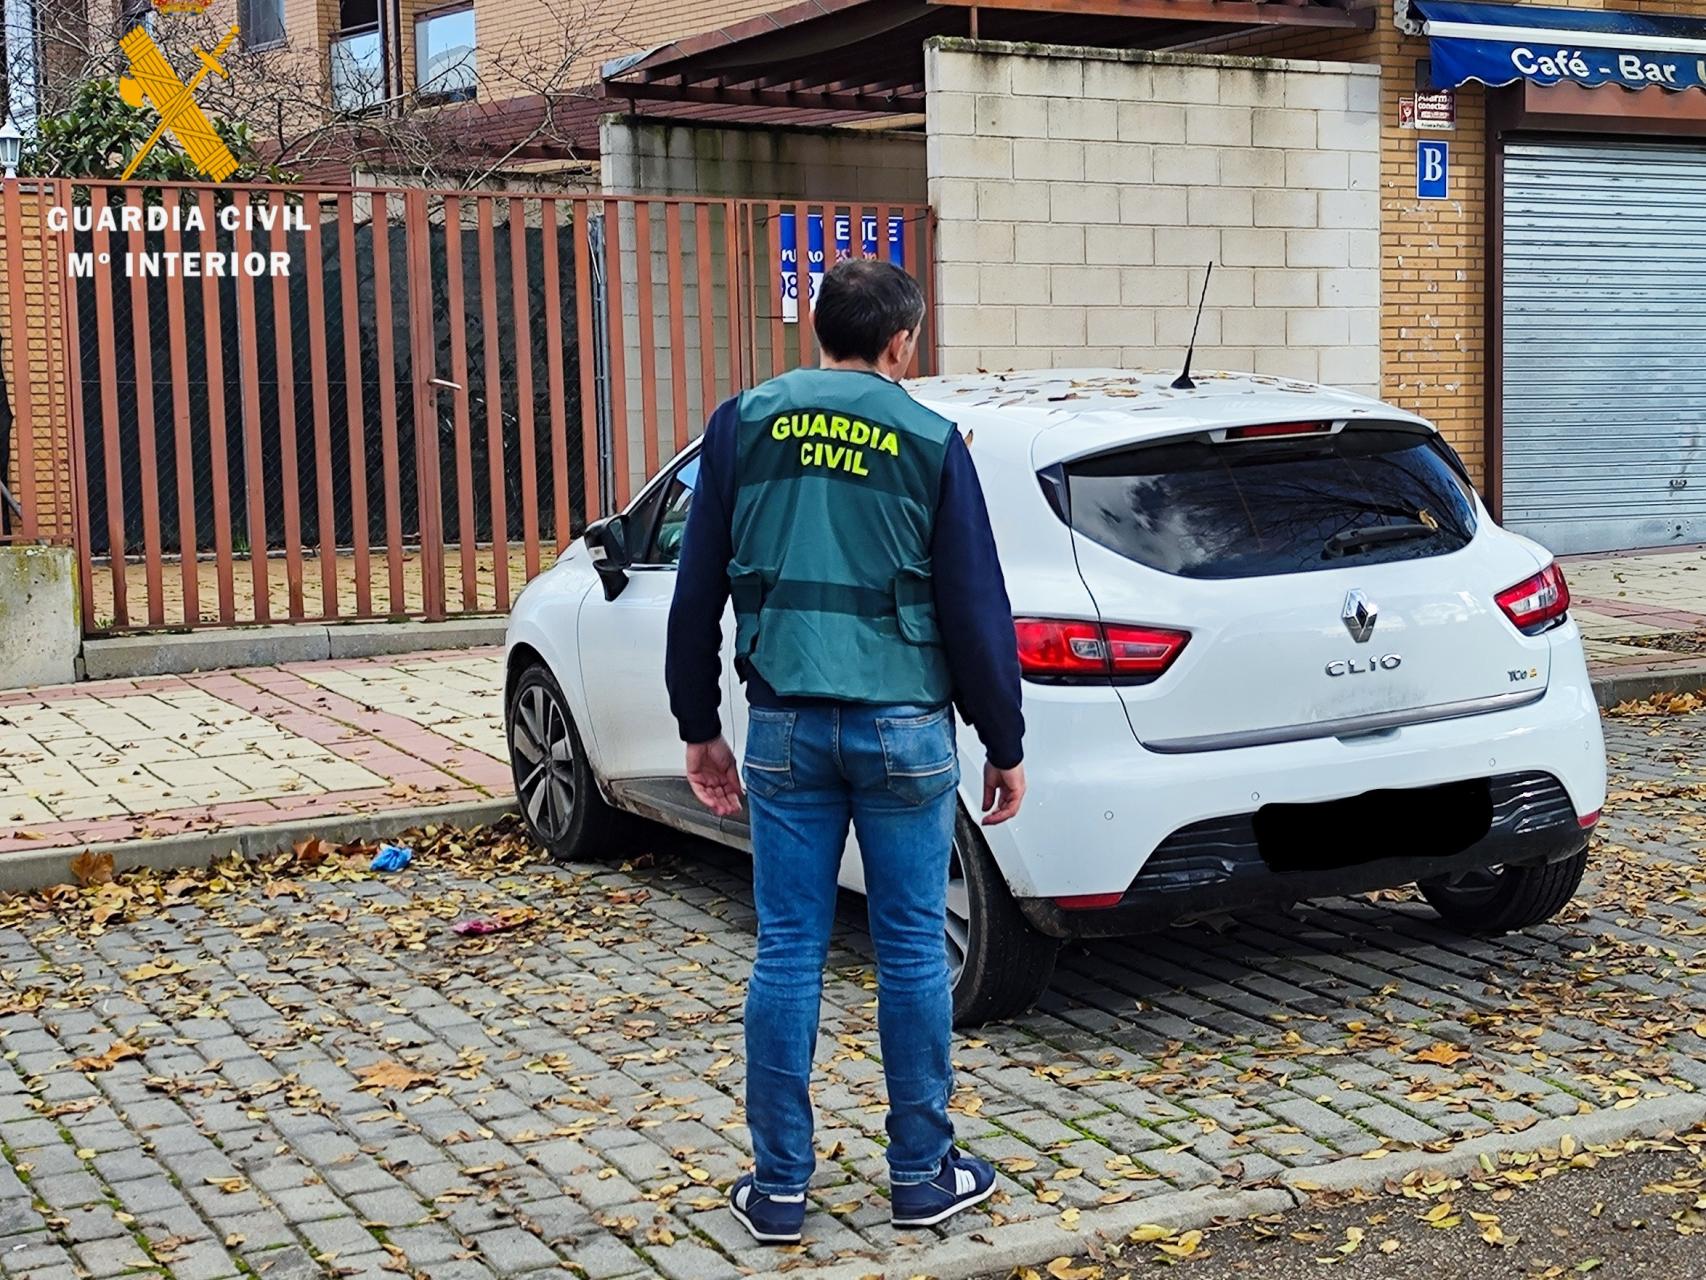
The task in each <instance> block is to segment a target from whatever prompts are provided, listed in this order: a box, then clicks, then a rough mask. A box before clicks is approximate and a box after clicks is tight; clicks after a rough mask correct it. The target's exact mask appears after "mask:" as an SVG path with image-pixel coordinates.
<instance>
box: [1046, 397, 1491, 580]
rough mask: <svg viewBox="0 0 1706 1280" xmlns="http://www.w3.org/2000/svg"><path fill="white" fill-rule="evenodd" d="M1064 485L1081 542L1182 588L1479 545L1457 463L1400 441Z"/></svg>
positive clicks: (1357, 440) (1153, 464)
mask: <svg viewBox="0 0 1706 1280" xmlns="http://www.w3.org/2000/svg"><path fill="white" fill-rule="evenodd" d="M1066 481H1067V493H1068V506H1069V510H1070V513H1071V524H1072V527H1073V528H1074V529H1076V530H1077V531H1078V532H1079V533H1081V534H1083V535H1084V536H1085V537H1086V538H1090V539H1092V540H1093V541H1095V542H1099V543H1100V544H1101V545H1103V546H1104V547H1107V548H1109V549H1110V550H1112V551H1116V552H1118V553H1119V554H1120V555H1122V556H1125V557H1126V558H1127V559H1130V560H1135V561H1137V562H1138V563H1139V564H1143V565H1147V566H1148V567H1150V568H1152V569H1159V570H1161V572H1163V573H1171V574H1177V575H1178V576H1180V577H1184V578H1252V577H1260V576H1264V575H1268V574H1282V573H1307V572H1310V571H1312V570H1320V569H1337V568H1345V567H1347V566H1355V565H1364V564H1378V563H1384V562H1387V561H1392V560H1414V559H1419V558H1421V557H1424V556H1437V555H1443V554H1445V553H1446V552H1449V551H1456V550H1457V549H1458V548H1459V547H1462V546H1463V545H1464V544H1466V543H1467V542H1468V541H1469V539H1470V538H1471V537H1473V536H1474V533H1475V507H1474V499H1473V498H1472V496H1471V490H1470V488H1469V485H1468V483H1467V481H1465V480H1464V479H1463V477H1462V475H1461V474H1460V473H1459V471H1458V470H1457V469H1456V467H1454V466H1453V464H1452V460H1451V458H1450V455H1448V454H1447V453H1446V452H1445V450H1444V449H1443V448H1442V447H1441V446H1440V445H1439V444H1438V443H1437V442H1436V441H1435V440H1433V439H1432V438H1431V437H1429V436H1424V435H1419V434H1417V433H1416V432H1414V431H1405V430H1402V429H1396V428H1390V429H1389V428H1380V427H1357V428H1354V429H1348V430H1344V431H1341V432H1338V433H1336V434H1333V435H1323V436H1319V437H1305V438H1301V439H1300V438H1286V439H1276V440H1273V441H1259V440H1253V441H1248V442H1237V443H1225V444H1216V443H1214V442H1212V441H1207V440H1196V439H1193V440H1182V441H1178V442H1173V443H1166V444H1158V445H1148V446H1143V447H1139V448H1133V449H1124V450H1121V451H1119V452H1116V453H1111V454H1103V455H1100V456H1098V457H1094V458H1089V459H1085V460H1084V461H1081V462H1077V463H1073V464H1069V465H1068V466H1067V468H1066Z"/></svg>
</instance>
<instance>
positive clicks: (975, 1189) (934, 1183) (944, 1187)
mask: <svg viewBox="0 0 1706 1280" xmlns="http://www.w3.org/2000/svg"><path fill="white" fill-rule="evenodd" d="M994 1193H995V1170H994V1169H993V1168H992V1167H990V1165H989V1164H988V1163H987V1162H985V1161H983V1160H979V1159H977V1158H976V1157H974V1156H962V1155H961V1154H960V1153H959V1149H958V1148H949V1150H948V1154H947V1155H946V1156H944V1157H943V1158H942V1167H941V1168H940V1169H939V1170H937V1172H936V1176H935V1177H934V1178H932V1179H930V1181H928V1182H913V1183H896V1184H895V1185H894V1186H893V1187H891V1188H890V1199H889V1207H890V1210H891V1212H892V1214H893V1218H892V1221H893V1222H894V1225H895V1226H897V1227H933V1226H935V1225H936V1224H937V1223H938V1222H946V1221H947V1220H948V1219H949V1218H951V1217H953V1216H954V1215H955V1214H956V1213H958V1212H959V1211H960V1210H961V1209H969V1208H971V1207H972V1206H973V1205H974V1204H981V1203H982V1202H983V1201H985V1200H987V1199H989V1197H990V1196H991V1195H993V1194H994Z"/></svg>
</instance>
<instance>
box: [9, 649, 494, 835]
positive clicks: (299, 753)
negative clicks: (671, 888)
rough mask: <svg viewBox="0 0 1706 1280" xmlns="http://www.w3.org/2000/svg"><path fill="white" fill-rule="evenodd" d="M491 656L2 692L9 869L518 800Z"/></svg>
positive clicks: (302, 665)
mask: <svg viewBox="0 0 1706 1280" xmlns="http://www.w3.org/2000/svg"><path fill="white" fill-rule="evenodd" d="M502 688H503V658H502V655H501V654H500V653H499V651H497V650H496V649H478V650H465V651H459V652H448V653H428V654H411V655H407V656H403V657H391V658H366V659H355V660H342V661H330V662H299V663H291V664H288V665H285V666H280V667H257V668H252V669H245V670H241V671H214V672H207V673H201V674H195V675H185V676H159V677H152V678H148V679H137V680H101V681H93V682H89V683H86V684H74V685H59V686H55V687H53V688H47V689H32V690H24V691H19V692H10V693H7V692H0V857H3V856H4V855H5V854H6V853H7V852H9V851H13V850H27V849H42V848H52V847H55V846H62V845H77V844H83V843H88V842H104V841H119V840H149V839H159V838H161V837H164V836H171V835H174V834H177V833H179V832H185V831H215V830H219V829H221V828H226V827H234V826H251V825H268V824H272V823H284V822H301V821H303V820H305V819H319V818H325V817H329V816H331V815H334V814H348V813H364V812H371V811H373V810H376V809H377V810H388V809H405V808H415V807H419V806H423V805H444V804H454V803H458V802H462V801H474V800H480V799H484V798H487V797H489V796H493V795H498V796H502V795H507V794H509V792H510V790H511V784H510V774H509V766H508V765H507V763H505V761H506V758H507V757H506V755H505V751H504V744H503V713H502V708H501V706H500V703H501V700H502Z"/></svg>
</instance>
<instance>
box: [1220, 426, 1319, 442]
mask: <svg viewBox="0 0 1706 1280" xmlns="http://www.w3.org/2000/svg"><path fill="white" fill-rule="evenodd" d="M1332 429H1333V424H1332V423H1330V422H1262V423H1258V424H1257V425H1255V426H1253V427H1228V428H1227V431H1226V439H1228V440H1268V439H1271V438H1273V437H1274V436H1318V435H1325V434H1326V433H1327V432H1329V431H1331V430H1332Z"/></svg>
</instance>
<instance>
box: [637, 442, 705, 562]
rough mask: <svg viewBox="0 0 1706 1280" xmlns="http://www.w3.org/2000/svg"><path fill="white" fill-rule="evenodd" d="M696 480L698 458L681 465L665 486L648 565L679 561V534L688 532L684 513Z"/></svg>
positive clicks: (647, 554) (691, 497) (688, 505)
mask: <svg viewBox="0 0 1706 1280" xmlns="http://www.w3.org/2000/svg"><path fill="white" fill-rule="evenodd" d="M698 483H699V459H698V458H697V457H694V458H692V459H690V460H689V461H687V462H685V463H683V464H682V467H681V470H679V471H677V472H676V473H675V475H674V476H673V477H672V478H671V479H670V482H669V484H668V485H666V486H665V487H664V499H663V511H662V514H661V515H660V516H659V517H658V522H657V532H656V534H655V535H654V536H653V538H652V543H651V546H650V547H649V548H648V549H647V552H646V563H647V564H663V565H673V564H677V563H679V562H680V560H681V536H682V534H683V533H685V532H686V531H687V512H688V510H689V508H691V507H692V505H693V489H694V487H695V486H696V485H697V484H698Z"/></svg>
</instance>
